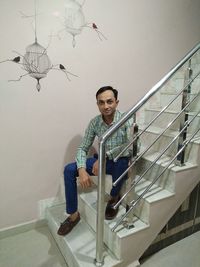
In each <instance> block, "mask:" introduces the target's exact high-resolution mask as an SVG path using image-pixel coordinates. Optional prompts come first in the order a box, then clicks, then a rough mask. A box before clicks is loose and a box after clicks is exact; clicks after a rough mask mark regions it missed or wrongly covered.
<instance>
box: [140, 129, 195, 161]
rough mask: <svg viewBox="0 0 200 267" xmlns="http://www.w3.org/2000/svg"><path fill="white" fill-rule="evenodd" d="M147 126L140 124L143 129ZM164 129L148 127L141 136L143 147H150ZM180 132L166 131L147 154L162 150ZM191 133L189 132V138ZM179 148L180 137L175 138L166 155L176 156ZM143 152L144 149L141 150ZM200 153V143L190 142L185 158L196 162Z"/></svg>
mask: <svg viewBox="0 0 200 267" xmlns="http://www.w3.org/2000/svg"><path fill="white" fill-rule="evenodd" d="M144 128H145V125H140V126H139V130H140V131H142V130H143V129H144ZM162 131H163V129H162V128H160V127H156V126H150V127H149V128H148V129H146V130H145V132H144V133H143V134H142V135H141V136H140V140H141V143H142V148H146V147H148V146H149V145H150V144H152V143H153V142H154V140H155V139H156V138H157V137H158V136H159V134H160V133H162ZM177 134H178V131H173V130H168V131H167V132H166V133H164V134H163V135H162V136H160V138H159V139H158V140H157V142H156V143H155V144H154V145H153V146H152V147H151V148H150V149H149V150H148V151H147V152H146V154H147V155H148V154H153V153H156V152H162V151H163V150H164V148H165V147H166V146H167V145H169V143H170V142H171V141H172V140H173V138H174V137H175V136H176V135H177ZM190 136H191V135H190V134H189V133H188V136H187V137H188V138H189V137H190ZM177 148H178V138H177V139H176V140H175V142H174V143H173V144H172V145H171V146H170V147H169V149H168V150H167V151H165V156H168V157H171V158H172V157H174V155H175V154H176V153H177ZM140 151H141V152H142V151H143V150H140ZM198 153H199V144H198V142H193V141H192V142H190V144H188V146H187V147H186V153H185V160H186V161H188V162H190V163H194V164H195V163H196V160H197V155H198Z"/></svg>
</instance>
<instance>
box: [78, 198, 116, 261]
mask: <svg viewBox="0 0 200 267" xmlns="http://www.w3.org/2000/svg"><path fill="white" fill-rule="evenodd" d="M92 206H93V208H92ZM92 206H91V203H90V204H88V203H86V202H85V201H84V199H83V198H82V197H81V195H79V210H80V213H81V216H82V217H83V219H84V220H85V221H86V222H87V223H88V224H89V225H90V227H91V228H92V229H93V230H94V232H96V207H94V205H93V204H92ZM95 206H96V205H95ZM104 242H105V244H106V245H107V246H108V248H109V249H110V250H111V251H112V253H113V254H114V255H115V256H116V258H117V259H119V260H120V258H121V252H120V239H119V238H118V236H117V235H116V234H115V233H114V232H112V231H111V229H110V228H109V225H108V223H106V222H104Z"/></svg>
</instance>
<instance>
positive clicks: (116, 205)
mask: <svg viewBox="0 0 200 267" xmlns="http://www.w3.org/2000/svg"><path fill="white" fill-rule="evenodd" d="M199 114H200V111H199V112H197V113H196V114H195V116H193V117H192V119H191V120H190V121H186V122H185V125H184V127H183V128H182V129H181V131H180V132H179V133H178V134H177V135H176V136H175V137H174V138H173V139H172V141H171V142H170V143H169V144H168V145H167V146H166V147H165V149H164V150H163V151H162V152H161V153H159V155H158V156H157V157H156V158H155V160H154V161H153V162H152V163H151V164H150V166H149V167H148V168H147V169H146V170H145V172H143V174H142V175H141V176H140V177H139V178H138V179H137V181H134V182H133V184H132V186H131V187H130V188H129V190H128V191H127V192H126V193H125V194H124V195H123V196H122V197H121V199H120V200H119V201H118V202H117V203H116V204H115V206H114V208H117V207H118V206H119V205H120V203H121V202H122V200H123V199H124V198H125V197H126V196H127V195H128V194H129V193H130V192H131V191H132V190H133V188H134V187H135V186H136V185H137V184H138V183H139V182H140V181H141V180H142V178H143V177H144V176H145V175H146V174H147V172H148V171H149V170H150V169H151V168H152V167H153V166H154V165H155V164H156V163H157V161H158V160H159V159H160V158H161V157H162V156H163V155H164V154H165V152H166V151H167V150H168V149H169V148H170V146H171V145H172V144H173V143H174V142H175V141H176V140H177V139H178V137H179V136H180V135H181V134H182V133H183V132H184V131H185V129H186V128H187V127H188V126H189V125H190V124H191V122H193V120H194V119H195V118H196V117H197V116H198V115H199ZM120 221H121V220H120Z"/></svg>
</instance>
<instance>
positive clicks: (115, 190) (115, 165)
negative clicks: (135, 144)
mask: <svg viewBox="0 0 200 267" xmlns="http://www.w3.org/2000/svg"><path fill="white" fill-rule="evenodd" d="M128 163H129V159H128V158H126V157H123V158H119V159H118V160H117V162H114V161H111V160H108V161H107V166H106V172H107V173H108V174H111V175H112V182H113V183H114V182H115V181H116V180H117V179H118V178H119V177H120V176H121V174H123V173H124V171H125V170H126V169H127V168H128ZM126 179H127V174H126V175H125V176H124V177H123V178H122V179H121V180H120V181H119V182H118V183H117V185H116V186H113V187H112V189H111V191H110V200H109V201H108V204H107V206H106V211H105V218H106V220H112V219H114V218H115V217H116V215H117V213H118V208H117V209H114V208H113V207H114V205H115V204H116V203H117V202H118V201H119V200H120V190H121V187H122V185H123V183H124V181H125V180H126Z"/></svg>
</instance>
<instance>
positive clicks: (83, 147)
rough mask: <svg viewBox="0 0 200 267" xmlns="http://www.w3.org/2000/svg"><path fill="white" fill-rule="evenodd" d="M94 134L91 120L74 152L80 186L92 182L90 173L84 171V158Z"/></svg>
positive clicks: (89, 184)
mask: <svg viewBox="0 0 200 267" xmlns="http://www.w3.org/2000/svg"><path fill="white" fill-rule="evenodd" d="M95 136H96V134H95V131H94V124H93V120H92V121H90V123H89V125H88V127H87V129H86V131H85V135H84V137H83V140H82V142H81V144H80V146H79V147H78V150H77V154H76V164H77V168H78V174H79V182H80V185H81V187H82V188H87V187H90V186H91V185H92V183H93V182H92V180H91V177H90V175H89V174H88V173H87V171H86V160H87V155H88V151H89V149H90V148H91V146H92V144H93V142H94V139H95Z"/></svg>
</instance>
